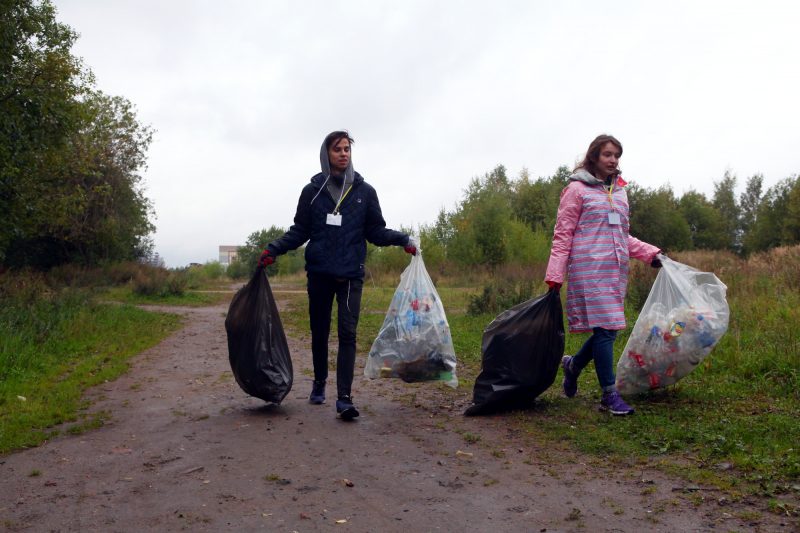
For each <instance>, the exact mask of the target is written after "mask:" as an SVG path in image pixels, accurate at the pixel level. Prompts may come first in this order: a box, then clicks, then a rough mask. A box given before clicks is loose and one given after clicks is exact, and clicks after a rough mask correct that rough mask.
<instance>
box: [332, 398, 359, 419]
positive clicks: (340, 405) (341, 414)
mask: <svg viewBox="0 0 800 533" xmlns="http://www.w3.org/2000/svg"><path fill="white" fill-rule="evenodd" d="M358 414H359V413H358V409H356V406H355V405H353V399H352V398H351V397H350V396H340V397H339V399H338V400H336V416H337V417H338V418H341V419H342V420H352V419H354V418H355V417H357V416H358Z"/></svg>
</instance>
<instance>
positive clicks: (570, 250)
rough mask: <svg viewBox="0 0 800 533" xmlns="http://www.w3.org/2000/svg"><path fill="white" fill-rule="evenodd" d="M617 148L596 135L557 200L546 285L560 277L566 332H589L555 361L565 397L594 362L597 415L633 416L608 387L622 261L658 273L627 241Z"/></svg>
mask: <svg viewBox="0 0 800 533" xmlns="http://www.w3.org/2000/svg"><path fill="white" fill-rule="evenodd" d="M621 156H622V144H621V143H620V142H619V141H618V140H617V139H615V138H614V137H612V136H611V135H600V136H599V137H597V138H596V139H595V140H594V141H592V143H591V144H590V145H589V149H588V150H587V151H586V157H585V158H584V159H583V162H582V163H581V164H580V165H578V168H576V169H575V172H574V173H573V174H572V176H570V183H569V185H567V186H566V187H565V188H564V190H563V191H562V193H561V203H560V204H559V206H558V215H557V218H556V227H555V230H554V232H553V246H552V249H551V251H550V261H549V262H548V264H547V274H546V276H545V282H546V283H547V284H548V285H549V286H550V290H554V291H559V290H560V289H561V285H562V284H563V283H564V279H565V277H568V278H569V284H568V285H567V322H568V326H569V331H570V333H583V332H591V333H592V335H591V336H590V337H589V339H588V340H587V341H586V342H585V343H584V345H583V347H582V348H581V349H580V350H578V353H576V354H575V355H573V356H569V355H565V356H564V357H563V359H562V360H561V367H562V369H563V370H564V384H563V385H564V394H566V396H567V397H569V398H572V397H573V396H575V394H576V393H577V392H578V375H580V373H581V371H582V370H583V369H584V368H585V367H586V365H588V364H589V362H590V361H592V360H594V368H595V371H596V372H597V378H598V380H599V381H600V387H601V388H602V389H603V396H602V399H601V401H600V408H601V409H603V410H608V411H610V412H611V413H612V414H615V415H628V414H632V413H633V408H632V407H630V406H629V405H628V404H627V403H625V401H624V400H623V399H622V398H621V397H620V395H619V393H618V392H617V389H616V386H615V385H614V382H615V377H614V339H616V336H617V332H618V331H619V330H621V329H625V310H624V302H625V292H626V290H627V286H628V260H629V258H630V257H634V258H636V259H639V260H641V261H644V262H646V263H650V265H651V266H653V267H655V268H658V267H660V266H661V262H660V261H659V259H658V257H657V254H658V253H659V252H660V250H659V249H658V248H656V247H655V246H653V245H651V244H647V243H645V242H642V241H640V240H638V239H636V238H635V237H631V236H630V235H629V234H628V223H629V218H628V196H627V194H626V193H625V189H624V187H625V185H626V183H625V181H624V180H623V179H622V177H621V176H620V171H619V168H618V166H617V165H618V163H619V158H620V157H621Z"/></svg>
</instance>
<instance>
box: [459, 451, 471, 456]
mask: <svg viewBox="0 0 800 533" xmlns="http://www.w3.org/2000/svg"><path fill="white" fill-rule="evenodd" d="M456 457H472V452H462V451H461V450H457V451H456Z"/></svg>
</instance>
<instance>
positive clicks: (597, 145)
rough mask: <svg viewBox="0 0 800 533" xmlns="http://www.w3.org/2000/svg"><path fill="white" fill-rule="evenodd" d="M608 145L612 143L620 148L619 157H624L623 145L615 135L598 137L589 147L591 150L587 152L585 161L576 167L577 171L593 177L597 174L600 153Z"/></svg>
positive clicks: (617, 171)
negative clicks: (584, 171)
mask: <svg viewBox="0 0 800 533" xmlns="http://www.w3.org/2000/svg"><path fill="white" fill-rule="evenodd" d="M606 143H611V144H613V145H614V146H616V147H617V148H619V155H620V156H621V155H622V143H621V142H619V141H618V140H617V139H616V137H614V136H613V135H606V134H603V135H598V136H597V137H596V138H595V140H593V141H592V144H590V145H589V149H588V150H586V156H585V157H584V158H583V161H581V163H580V164H579V165H578V166H577V167H575V170H578V169H581V168H582V169H584V170H586V171H587V172H588V173H590V174H591V175H592V176H595V175H596V174H597V161H598V160H599V159H600V151H601V150H602V149H603V146H605V145H606ZM619 173H620V170H619V168H617V170H616V172H615V173H614V174H615V175H616V174H619Z"/></svg>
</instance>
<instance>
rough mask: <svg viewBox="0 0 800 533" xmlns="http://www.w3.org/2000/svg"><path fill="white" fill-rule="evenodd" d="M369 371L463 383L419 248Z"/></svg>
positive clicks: (396, 295) (373, 375) (394, 300)
mask: <svg viewBox="0 0 800 533" xmlns="http://www.w3.org/2000/svg"><path fill="white" fill-rule="evenodd" d="M364 375H365V376H367V377H368V378H378V377H382V378H400V379H402V380H403V381H405V382H408V383H413V382H418V381H444V382H445V383H446V384H447V385H449V386H451V387H456V386H458V378H457V377H456V354H455V349H454V348H453V339H452V338H451V337H450V326H449V325H448V323H447V317H446V316H445V312H444V306H443V305H442V300H441V298H439V294H438V293H437V292H436V288H435V287H434V285H433V281H432V280H431V277H430V276H429V275H428V271H427V270H426V269H425V263H424V262H423V260H422V250H421V249H420V248H419V247H417V254H416V255H415V256H413V257H412V258H411V263H410V264H409V265H408V267H407V268H406V269H405V271H404V272H403V274H402V275H401V276H400V285H398V287H397V290H395V293H394V297H393V298H392V302H391V304H389V310H388V312H387V313H386V318H385V319H384V321H383V326H381V329H380V332H378V336H377V338H376V339H375V341H374V342H373V343H372V348H371V349H370V351H369V357H367V364H366V366H365V367H364Z"/></svg>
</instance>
